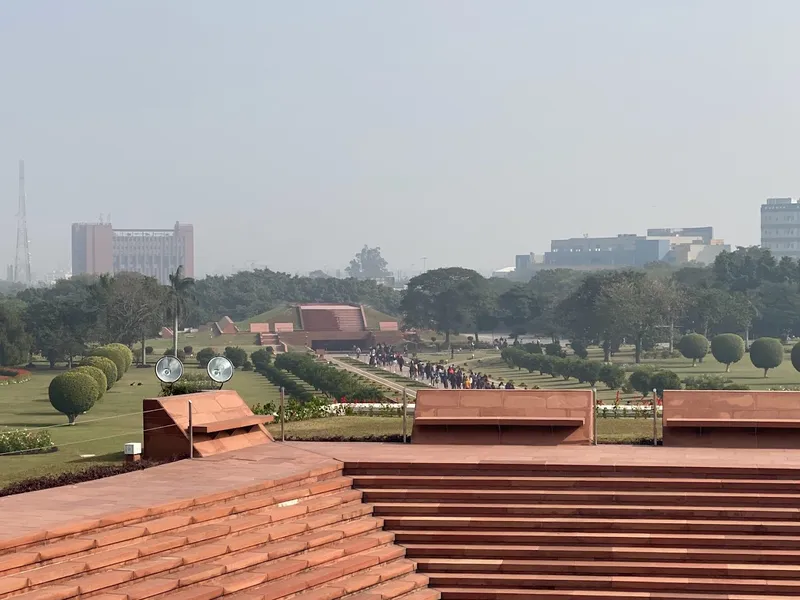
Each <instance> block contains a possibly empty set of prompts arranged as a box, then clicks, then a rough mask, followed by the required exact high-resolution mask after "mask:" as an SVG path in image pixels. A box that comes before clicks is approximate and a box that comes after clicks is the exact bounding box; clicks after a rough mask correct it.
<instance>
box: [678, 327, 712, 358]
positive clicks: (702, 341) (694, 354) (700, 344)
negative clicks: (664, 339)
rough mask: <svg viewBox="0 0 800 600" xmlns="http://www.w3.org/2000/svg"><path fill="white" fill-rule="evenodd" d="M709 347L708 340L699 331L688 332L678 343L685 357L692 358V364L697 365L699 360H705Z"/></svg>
mask: <svg viewBox="0 0 800 600" xmlns="http://www.w3.org/2000/svg"><path fill="white" fill-rule="evenodd" d="M708 347H709V343H708V340H707V339H706V337H705V336H704V335H702V334H699V333H688V334H686V335H685V336H683V337H682V338H681V341H680V342H679V343H678V350H679V351H680V353H681V354H683V356H684V358H691V359H692V366H695V364H697V361H698V360H700V361H702V360H703V358H704V357H705V355H706V354H708Z"/></svg>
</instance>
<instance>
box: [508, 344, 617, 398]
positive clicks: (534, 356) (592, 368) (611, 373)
mask: <svg viewBox="0 0 800 600" xmlns="http://www.w3.org/2000/svg"><path fill="white" fill-rule="evenodd" d="M500 356H501V357H502V359H503V360H504V361H505V362H506V364H507V365H508V366H510V367H517V368H518V369H527V370H528V372H530V373H533V372H534V371H539V374H540V375H552V376H553V377H563V378H564V380H565V381H566V380H569V379H577V380H578V381H579V382H581V383H589V384H591V385H595V384H597V382H598V381H599V382H602V383H603V384H604V385H605V386H606V387H607V388H609V389H611V390H618V389H620V388H621V387H622V386H623V385H624V384H625V370H624V369H623V368H622V367H620V366H619V365H614V364H605V363H601V362H597V361H593V360H586V359H583V358H575V357H568V358H562V357H561V356H553V355H551V354H539V353H532V352H528V351H526V350H524V349H523V348H519V347H515V346H511V347H509V348H504V349H503V351H502V352H501V353H500Z"/></svg>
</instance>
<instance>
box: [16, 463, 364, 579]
mask: <svg viewBox="0 0 800 600" xmlns="http://www.w3.org/2000/svg"><path fill="white" fill-rule="evenodd" d="M348 482H349V480H348V479H347V478H335V479H328V480H325V481H318V482H314V483H312V484H310V485H303V486H299V487H297V488H295V489H291V488H290V489H283V490H279V491H274V492H273V491H270V492H269V493H262V494H253V495H248V496H247V497H244V498H237V499H234V500H232V501H226V502H222V503H220V504H218V505H215V506H203V507H200V508H198V509H190V510H187V511H184V512H182V513H177V512H176V513H173V514H169V515H167V516H162V517H156V518H152V519H140V520H138V521H136V522H135V523H133V524H127V523H123V524H121V525H117V526H113V527H105V528H102V527H101V528H98V529H97V530H95V531H89V532H83V533H82V534H81V535H78V536H75V537H70V538H62V539H57V540H54V541H53V542H50V543H43V544H38V545H33V546H28V547H26V548H23V549H20V550H19V551H18V552H14V553H7V554H4V555H0V575H3V574H9V573H13V572H15V571H18V570H19V569H21V568H28V569H30V568H33V567H35V566H42V565H48V564H51V563H52V562H55V561H64V560H67V559H68V558H75V557H81V556H84V555H86V554H89V553H91V552H94V551H96V550H101V549H102V550H107V551H113V550H115V549H116V548H118V547H120V546H125V547H126V549H127V551H130V550H131V548H132V547H141V548H143V550H142V552H147V551H148V549H150V548H153V547H155V548H161V547H162V545H163V544H164V543H167V542H169V540H170V539H172V540H175V543H178V541H180V540H182V539H185V540H186V542H185V543H188V544H190V543H194V542H196V541H199V540H208V539H212V538H214V537H219V536H222V535H227V534H228V533H231V532H234V533H238V532H245V531H246V530H247V529H256V528H258V527H260V526H265V525H268V524H271V523H277V522H279V521H281V520H284V519H291V518H295V517H298V516H302V515H305V514H306V513H314V512H316V511H321V510H325V509H330V508H334V507H336V506H339V505H346V504H348V503H355V505H356V506H357V507H358V510H359V511H360V510H363V506H362V504H361V493H360V492H359V491H358V490H353V489H352V488H350V487H349V485H348ZM265 512H266V513H268V514H264V513H265ZM370 512H371V511H370ZM223 520H227V523H228V525H227V529H226V528H225V527H219V526H218V525H219V523H220V522H221V521H223ZM132 545H133V546H132ZM163 549H168V548H163Z"/></svg>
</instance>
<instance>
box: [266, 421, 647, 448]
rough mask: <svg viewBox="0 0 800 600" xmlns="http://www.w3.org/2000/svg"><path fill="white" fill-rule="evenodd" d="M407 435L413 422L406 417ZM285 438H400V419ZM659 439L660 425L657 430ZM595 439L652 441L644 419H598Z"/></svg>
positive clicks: (306, 430)
mask: <svg viewBox="0 0 800 600" xmlns="http://www.w3.org/2000/svg"><path fill="white" fill-rule="evenodd" d="M407 422H408V433H409V435H410V434H411V428H412V427H413V425H414V419H412V418H411V417H409V418H408V421H407ZM269 430H270V431H271V432H272V434H273V435H274V436H276V438H277V437H278V436H280V425H270V426H269ZM285 431H286V437H289V436H291V437H293V438H295V439H315V438H320V437H326V436H330V437H333V436H342V437H355V438H358V437H366V436H370V435H401V434H402V433H403V419H402V418H401V417H331V418H327V419H311V420H308V421H295V422H291V423H286V426H285ZM658 436H659V439H660V438H661V426H660V425H659V428H658ZM597 437H598V438H599V439H600V443H603V444H614V443H617V444H619V443H631V442H646V441H649V440H652V438H653V422H652V421H651V420H648V419H598V421H597Z"/></svg>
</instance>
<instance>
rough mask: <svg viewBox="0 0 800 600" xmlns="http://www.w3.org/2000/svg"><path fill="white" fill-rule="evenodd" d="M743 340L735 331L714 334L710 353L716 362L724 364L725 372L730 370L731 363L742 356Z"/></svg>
mask: <svg viewBox="0 0 800 600" xmlns="http://www.w3.org/2000/svg"><path fill="white" fill-rule="evenodd" d="M744 350H745V348H744V340H743V339H742V338H741V337H739V336H738V335H736V334H735V333H722V334H720V335H715V336H714V338H713V339H712V340H711V354H713V355H714V358H716V359H717V361H718V362H720V363H722V364H723V365H725V372H726V373H727V372H729V371H730V370H731V365H732V364H733V363H737V362H739V361H740V360H742V357H744Z"/></svg>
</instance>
